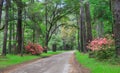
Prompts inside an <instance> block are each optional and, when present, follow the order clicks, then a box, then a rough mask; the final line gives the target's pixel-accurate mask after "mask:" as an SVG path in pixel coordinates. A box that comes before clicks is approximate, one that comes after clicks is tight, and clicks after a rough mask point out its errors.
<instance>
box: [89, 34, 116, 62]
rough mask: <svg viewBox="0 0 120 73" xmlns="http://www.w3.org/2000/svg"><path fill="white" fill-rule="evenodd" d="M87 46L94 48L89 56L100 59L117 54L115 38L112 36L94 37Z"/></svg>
mask: <svg viewBox="0 0 120 73" xmlns="http://www.w3.org/2000/svg"><path fill="white" fill-rule="evenodd" d="M87 48H88V49H90V50H92V51H91V52H90V53H89V56H90V57H96V58H97V59H99V60H103V59H109V58H111V57H112V56H114V54H115V48H114V40H113V39H112V38H111V37H110V36H107V37H106V38H97V39H94V40H93V41H91V42H90V43H89V44H88V46H87Z"/></svg>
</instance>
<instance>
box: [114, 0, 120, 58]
mask: <svg viewBox="0 0 120 73" xmlns="http://www.w3.org/2000/svg"><path fill="white" fill-rule="evenodd" d="M113 7H114V8H113V15H114V38H115V47H116V54H117V56H120V0H114V1H113Z"/></svg>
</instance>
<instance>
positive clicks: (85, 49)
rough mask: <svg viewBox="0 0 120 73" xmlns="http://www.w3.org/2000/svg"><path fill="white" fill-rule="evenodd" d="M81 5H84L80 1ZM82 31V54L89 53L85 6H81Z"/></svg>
mask: <svg viewBox="0 0 120 73" xmlns="http://www.w3.org/2000/svg"><path fill="white" fill-rule="evenodd" d="M80 2H81V3H83V2H82V1H81V0H80ZM80 29H81V51H82V52H84V53H85V52H87V48H86V45H87V44H86V26H85V10H84V6H83V5H82V4H81V8H80Z"/></svg>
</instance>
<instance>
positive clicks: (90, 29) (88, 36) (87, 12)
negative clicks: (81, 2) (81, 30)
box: [85, 2, 92, 44]
mask: <svg viewBox="0 0 120 73" xmlns="http://www.w3.org/2000/svg"><path fill="white" fill-rule="evenodd" d="M85 13H86V23H87V44H88V43H89V42H90V41H92V28H91V16H90V7H89V3H88V2H87V3H86V4H85Z"/></svg>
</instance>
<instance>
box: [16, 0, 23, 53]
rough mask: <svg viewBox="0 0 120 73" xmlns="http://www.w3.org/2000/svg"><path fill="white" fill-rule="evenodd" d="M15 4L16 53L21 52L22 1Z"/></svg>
mask: <svg viewBox="0 0 120 73" xmlns="http://www.w3.org/2000/svg"><path fill="white" fill-rule="evenodd" d="M17 4H18V21H17V37H18V40H17V42H18V47H17V54H21V52H22V1H21V0H20V1H19V2H18V3H17Z"/></svg>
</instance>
